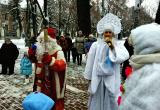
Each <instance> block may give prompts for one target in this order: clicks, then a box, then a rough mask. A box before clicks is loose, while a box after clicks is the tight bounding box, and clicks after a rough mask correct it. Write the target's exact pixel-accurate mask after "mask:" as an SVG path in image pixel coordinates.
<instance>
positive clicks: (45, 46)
mask: <svg viewBox="0 0 160 110" xmlns="http://www.w3.org/2000/svg"><path fill="white" fill-rule="evenodd" d="M44 32H45V31H42V32H41V33H40V35H39V36H38V37H37V41H38V42H37V43H36V46H32V47H33V48H30V49H29V55H30V58H31V57H34V56H36V61H35V64H36V72H35V82H34V91H40V92H42V93H44V94H46V95H47V96H49V97H51V98H52V99H53V100H54V101H55V105H54V107H53V108H52V110H64V93H65V83H66V61H65V58H64V54H63V51H62V49H61V47H60V46H59V45H58V44H57V41H56V39H55V38H56V29H54V28H47V32H48V35H47V37H48V38H47V40H46V38H45V33H44ZM35 47H36V48H35Z"/></svg>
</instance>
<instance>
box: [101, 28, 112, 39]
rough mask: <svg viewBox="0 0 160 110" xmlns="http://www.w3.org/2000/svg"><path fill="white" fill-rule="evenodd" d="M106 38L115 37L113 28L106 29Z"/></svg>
mask: <svg viewBox="0 0 160 110" xmlns="http://www.w3.org/2000/svg"><path fill="white" fill-rule="evenodd" d="M103 36H104V39H112V37H113V32H112V31H111V30H106V31H105V32H104V33H103Z"/></svg>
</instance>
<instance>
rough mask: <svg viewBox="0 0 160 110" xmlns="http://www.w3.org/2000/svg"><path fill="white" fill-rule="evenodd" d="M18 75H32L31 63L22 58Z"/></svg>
mask: <svg viewBox="0 0 160 110" xmlns="http://www.w3.org/2000/svg"><path fill="white" fill-rule="evenodd" d="M20 73H21V74H23V75H30V74H32V63H31V61H30V60H29V59H28V58H27V57H23V58H22V60H21V63H20Z"/></svg>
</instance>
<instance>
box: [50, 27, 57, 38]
mask: <svg viewBox="0 0 160 110" xmlns="http://www.w3.org/2000/svg"><path fill="white" fill-rule="evenodd" d="M56 33H57V31H56V29H55V28H51V27H49V28H48V35H49V36H50V37H51V38H53V39H55V38H56Z"/></svg>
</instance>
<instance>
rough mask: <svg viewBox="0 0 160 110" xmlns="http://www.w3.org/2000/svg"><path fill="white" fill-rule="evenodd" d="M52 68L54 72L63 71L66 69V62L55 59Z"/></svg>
mask: <svg viewBox="0 0 160 110" xmlns="http://www.w3.org/2000/svg"><path fill="white" fill-rule="evenodd" d="M53 69H54V71H56V72H61V71H65V69H66V63H65V61H64V60H55V63H54V65H53Z"/></svg>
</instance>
